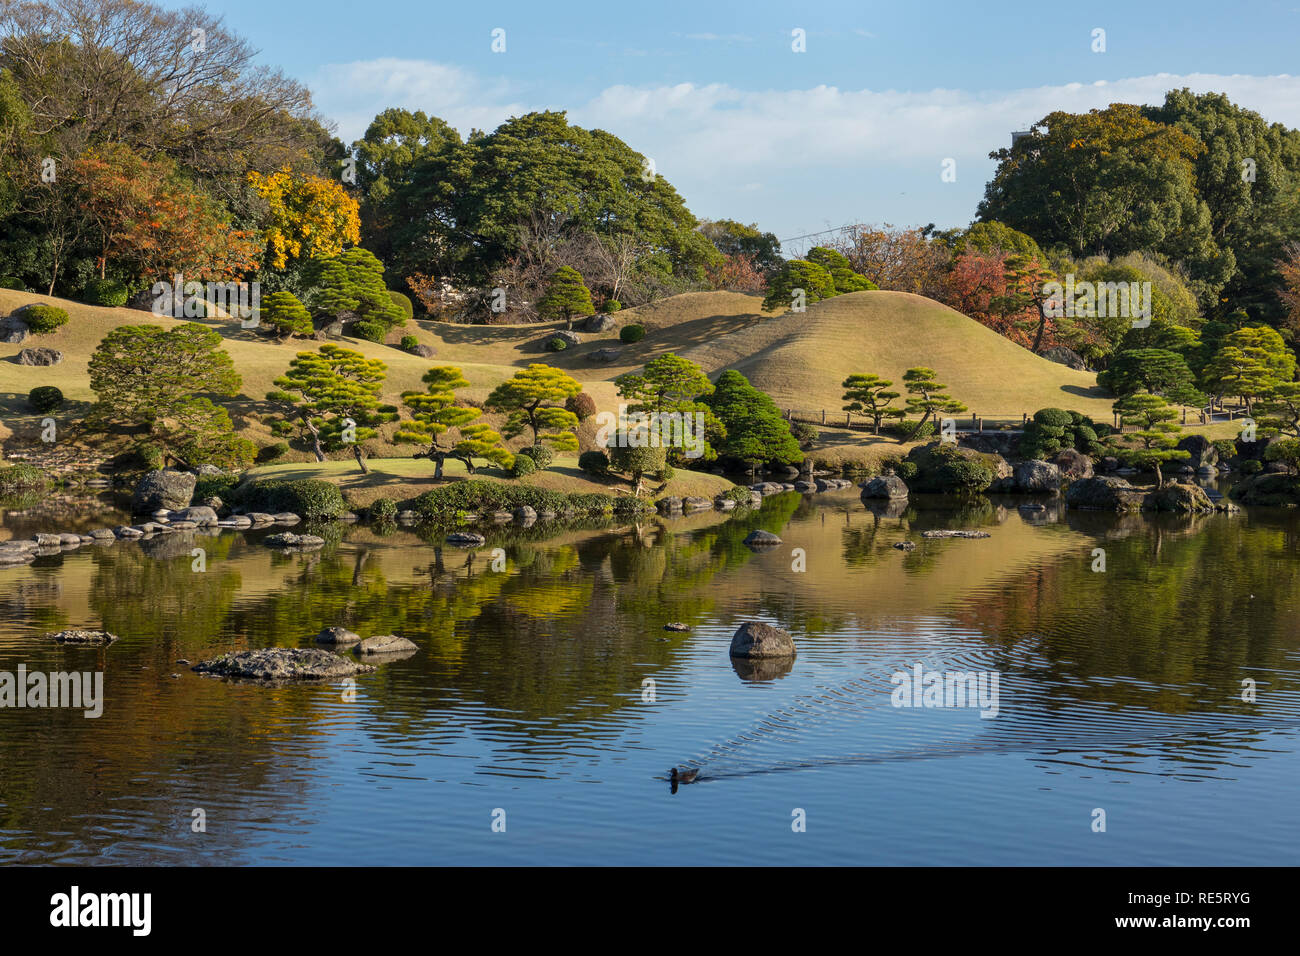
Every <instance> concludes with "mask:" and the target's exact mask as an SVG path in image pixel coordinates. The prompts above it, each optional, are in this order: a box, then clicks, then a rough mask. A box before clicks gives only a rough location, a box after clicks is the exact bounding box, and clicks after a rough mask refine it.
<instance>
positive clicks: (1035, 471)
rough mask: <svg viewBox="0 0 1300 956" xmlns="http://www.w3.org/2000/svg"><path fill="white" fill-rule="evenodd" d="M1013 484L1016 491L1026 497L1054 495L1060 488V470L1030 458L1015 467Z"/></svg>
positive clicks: (1045, 462)
mask: <svg viewBox="0 0 1300 956" xmlns="http://www.w3.org/2000/svg"><path fill="white" fill-rule="evenodd" d="M1015 482H1016V490H1017V491H1021V492H1024V493H1025V494H1027V495H1047V494H1055V493H1056V492H1057V491H1059V490H1060V488H1061V469H1059V468H1057V467H1056V466H1055V465H1054V464H1052V463H1051V462H1050V461H1039V460H1038V459H1036V458H1031V459H1029V460H1028V461H1022V462H1020V463H1019V464H1017V465H1016V469H1015Z"/></svg>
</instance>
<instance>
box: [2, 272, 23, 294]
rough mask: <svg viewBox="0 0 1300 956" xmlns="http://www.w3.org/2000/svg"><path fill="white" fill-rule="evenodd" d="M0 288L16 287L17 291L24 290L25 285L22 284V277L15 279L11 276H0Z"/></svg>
mask: <svg viewBox="0 0 1300 956" xmlns="http://www.w3.org/2000/svg"><path fill="white" fill-rule="evenodd" d="M0 289H17V290H18V291H19V292H26V291H27V286H25V285H23V280H22V279H15V278H14V277H13V276H0Z"/></svg>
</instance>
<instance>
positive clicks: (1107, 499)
mask: <svg viewBox="0 0 1300 956" xmlns="http://www.w3.org/2000/svg"><path fill="white" fill-rule="evenodd" d="M1144 497H1145V492H1143V491H1142V490H1141V489H1139V488H1134V487H1133V486H1132V485H1130V484H1129V483H1128V482H1127V481H1125V480H1124V479H1123V478H1113V477H1107V476H1096V477H1092V478H1084V479H1081V480H1080V481H1075V482H1072V483H1071V484H1070V487H1069V489H1068V490H1067V491H1066V492H1065V506H1066V507H1067V508H1080V509H1083V510H1085V511H1140V510H1141V509H1142V501H1143V498H1144Z"/></svg>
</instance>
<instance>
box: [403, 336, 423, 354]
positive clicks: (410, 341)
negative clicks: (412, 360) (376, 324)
mask: <svg viewBox="0 0 1300 956" xmlns="http://www.w3.org/2000/svg"><path fill="white" fill-rule="evenodd" d="M419 344H420V340H419V339H417V338H416V337H415V336H414V335H403V336H402V348H404V349H405V350H406V351H408V352H409V351H411V350H412V349H414V348H415V347H416V346H417V345H419Z"/></svg>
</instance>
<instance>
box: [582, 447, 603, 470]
mask: <svg viewBox="0 0 1300 956" xmlns="http://www.w3.org/2000/svg"><path fill="white" fill-rule="evenodd" d="M578 467H579V468H581V469H582V470H583V471H585V472H586V473H587V474H589V475H596V476H604V475H608V474H609V456H608V455H606V454H605V453H604V452H603V451H600V450H598V449H596V450H592V451H584V452H583V453H582V454H581V455H579V456H578Z"/></svg>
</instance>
